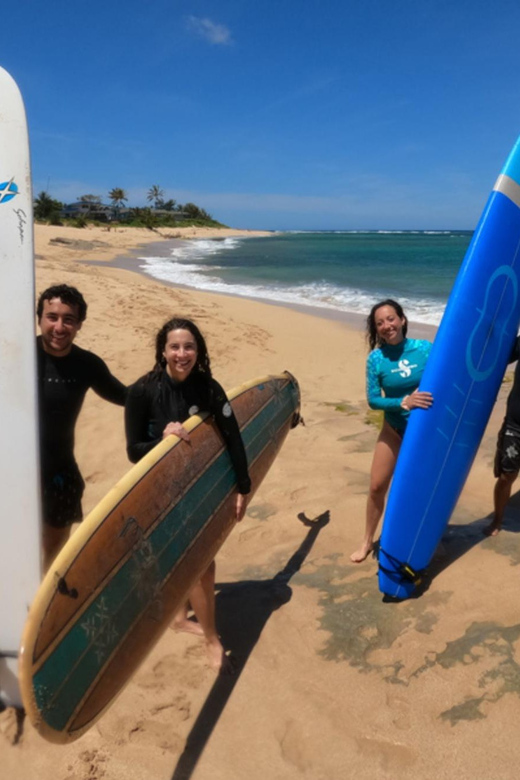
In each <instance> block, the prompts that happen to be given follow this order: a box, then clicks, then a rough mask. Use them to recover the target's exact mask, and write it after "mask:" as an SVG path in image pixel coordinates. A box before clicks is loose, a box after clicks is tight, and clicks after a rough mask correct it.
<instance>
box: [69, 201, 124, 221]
mask: <svg viewBox="0 0 520 780" xmlns="http://www.w3.org/2000/svg"><path fill="white" fill-rule="evenodd" d="M116 213H117V209H115V208H114V207H113V206H106V205H105V204H104V203H96V202H94V201H90V200H78V201H76V203H69V204H67V205H66V206H64V207H63V209H62V211H61V215H62V217H66V218H67V219H77V218H78V217H85V219H97V220H98V221H99V222H111V221H112V220H113V219H115V218H116Z"/></svg>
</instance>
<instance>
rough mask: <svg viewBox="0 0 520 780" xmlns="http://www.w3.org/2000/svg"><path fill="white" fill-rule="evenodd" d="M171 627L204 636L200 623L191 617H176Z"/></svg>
mask: <svg viewBox="0 0 520 780" xmlns="http://www.w3.org/2000/svg"><path fill="white" fill-rule="evenodd" d="M170 628H173V630H174V631H182V632H184V633H186V634H196V635H197V636H204V631H203V630H202V626H201V625H200V623H197V621H195V620H190V619H189V618H174V620H172V622H171V623H170Z"/></svg>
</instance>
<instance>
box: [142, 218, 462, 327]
mask: <svg viewBox="0 0 520 780" xmlns="http://www.w3.org/2000/svg"><path fill="white" fill-rule="evenodd" d="M471 237H472V231H452V230H446V231H433V230H432V231H428V230H424V231H370V232H362V231H340V230H338V231H327V232H290V231H288V232H284V233H276V234H274V235H273V236H270V237H266V238H225V239H216V240H207V239H200V240H191V241H178V242H175V245H174V246H171V247H169V248H168V250H167V251H165V249H166V248H164V249H161V250H160V251H159V250H158V252H157V254H156V253H155V250H156V249H158V247H157V245H154V247H153V251H150V255H149V256H143V255H141V257H140V267H141V269H142V270H143V271H144V272H145V273H147V274H150V275H151V276H153V277H154V278H156V279H160V280H162V281H166V282H170V283H172V284H176V285H186V286H189V287H195V288H197V289H200V290H208V291H212V292H218V293H228V294H231V295H240V296H244V297H247V298H258V299H262V300H268V301H273V302H278V303H282V304H284V303H285V304H290V305H304V306H311V307H315V308H317V309H320V310H322V312H323V310H324V309H326V310H328V311H329V313H331V314H333V313H334V312H336V313H340V312H343V313H358V314H364V315H366V314H367V312H368V310H369V309H370V307H371V306H372V305H373V303H375V302H376V301H378V300H382V299H383V298H387V297H390V298H395V299H397V300H398V301H400V302H401V304H402V305H403V307H404V308H405V311H406V313H407V315H408V318H409V319H410V320H413V321H416V322H422V323H426V324H430V325H437V324H438V323H439V322H440V319H441V317H442V313H443V311H444V307H445V305H446V301H447V299H448V296H449V293H450V290H451V287H452V285H453V282H454V280H455V276H456V274H457V271H458V269H459V267H460V264H461V262H462V260H463V258H464V255H465V253H466V250H467V248H468V246H469V243H470V241H471ZM150 250H152V248H150ZM317 313H318V312H317Z"/></svg>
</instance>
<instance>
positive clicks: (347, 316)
mask: <svg viewBox="0 0 520 780" xmlns="http://www.w3.org/2000/svg"><path fill="white" fill-rule="evenodd" d="M236 237H237V238H247V237H248V236H242V235H237V236H236ZM257 237H261V238H263V237H268V236H257ZM185 240H187V239H166V241H167V244H165V243H160V242H155V241H154V242H151V243H150V244H145V245H142V246H139V247H136V248H135V249H134V250H131V251H130V252H127V253H125V254H123V255H117V256H116V257H114V258H112V259H108V260H100V261H96V260H81V262H84V263H86V264H88V265H100V266H104V267H107V268H115V269H120V270H123V271H131V272H132V273H136V274H139V275H140V276H143V277H144V278H146V279H151V280H153V281H154V282H157V283H158V284H163V285H165V286H167V287H171V288H173V289H179V290H193V291H194V292H197V293H201V294H208V295H217V296H219V295H222V296H224V297H230V298H239V299H241V300H245V301H257V302H258V303H262V304H264V305H267V306H276V307H281V308H282V309H290V310H292V311H298V312H300V313H302V314H307V315H308V316H311V317H319V318H321V319H325V320H333V321H335V322H341V323H343V324H345V325H346V326H348V327H351V328H354V329H355V330H358V331H364V330H365V327H366V318H367V315H366V314H361V313H360V312H354V311H342V310H340V309H332V308H330V309H329V308H326V307H321V306H312V305H305V304H302V303H290V302H289V301H276V300H273V299H271V298H262V297H261V296H248V295H240V294H238V293H234V292H233V291H232V290H230V292H225V291H223V290H218V291H214V290H205V289H204V288H199V287H195V286H192V285H187V284H179V283H176V282H170V281H168V280H166V279H158V278H157V277H155V276H153V275H152V274H149V273H147V272H146V270H144V268H143V267H142V258H141V257H138V255H142V253H143V252H144V251H145V250H152V251H153V248H155V247H156V248H157V250H158V251H159V252H160V250H161V249H162V250H166V249H168V248H169V249H173V248H174V247H175V246H176V245H177V244H182V242H183V241H185ZM191 240H193V239H191ZM208 240H219V239H215V238H213V239H208ZM160 256H164V257H168V256H169V253H168V252H166V251H163V252H160ZM409 324H410V327H411V328H413V338H422V339H430V340H433V339H434V338H435V334H436V333H437V330H438V326H437V325H433V324H430V323H425V322H417V321H416V320H410V321H409Z"/></svg>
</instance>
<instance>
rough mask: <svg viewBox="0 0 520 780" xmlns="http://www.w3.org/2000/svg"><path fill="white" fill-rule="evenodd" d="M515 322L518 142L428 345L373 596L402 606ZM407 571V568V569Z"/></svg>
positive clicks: (487, 409) (519, 240)
mask: <svg viewBox="0 0 520 780" xmlns="http://www.w3.org/2000/svg"><path fill="white" fill-rule="evenodd" d="M519 322H520V138H519V139H518V141H517V143H516V145H515V146H514V148H513V150H512V151H511V154H510V155H509V157H508V159H507V161H506V163H505V165H504V167H503V169H502V171H501V173H500V175H499V177H498V179H497V181H496V183H495V186H494V187H493V190H492V192H491V195H490V196H489V199H488V202H487V204H486V207H485V209H484V212H483V214H482V217H481V219H480V222H479V224H478V226H477V228H476V230H475V233H474V235H473V239H472V241H471V244H470V246H469V248H468V251H467V253H466V257H465V258H464V261H463V263H462V266H461V268H460V271H459V274H458V276H457V279H456V281H455V284H454V286H453V290H452V292H451V295H450V298H449V301H448V304H447V306H446V310H445V312H444V316H443V318H442V322H441V324H440V327H439V331H438V333H437V336H436V338H435V343H434V345H433V348H432V351H431V353H430V357H429V358H428V363H427V365H426V369H425V371H424V374H423V376H422V379H421V385H420V388H419V389H420V390H429V391H430V392H431V393H432V394H433V398H434V403H433V406H432V407H431V409H428V410H422V409H415V410H414V411H412V414H411V415H410V422H409V424H408V427H407V429H406V435H405V437H404V440H403V445H402V447H401V451H400V453H399V459H398V461H397V468H396V470H395V475H394V479H393V483H392V488H391V491H390V495H389V498H388V506H387V509H386V513H385V520H384V524H383V531H382V534H381V547H380V555H379V588H380V590H381V591H382V592H383V593H385V594H387V595H389V596H392V597H395V598H406V597H408V596H410V595H411V593H412V592H413V590H414V588H415V583H414V581H413V577H412V578H410V577H409V576H406V575H407V572H408V573H409V572H410V569H411V570H412V571H415V572H418V571H421V570H422V569H424V568H425V567H426V566H427V565H428V564H429V562H430V560H431V558H432V556H433V553H434V552H435V548H436V547H437V544H438V543H439V541H440V538H441V536H442V533H443V531H444V528H445V527H446V524H447V523H448V520H449V519H450V516H451V513H452V511H453V509H454V507H455V504H456V502H457V499H458V497H459V495H460V492H461V490H462V488H463V486H464V483H465V481H466V477H467V475H468V473H469V470H470V468H471V464H472V463H473V459H474V457H475V454H476V452H477V449H478V446H479V443H480V440H481V438H482V435H483V433H484V430H485V427H486V424H487V422H488V419H489V415H490V414H491V410H492V408H493V404H494V403H495V400H496V396H497V393H498V390H499V387H500V383H501V381H502V377H503V375H504V371H505V369H506V366H507V362H508V360H509V357H510V354H511V350H512V347H513V343H514V340H515V337H516V333H517V329H518V325H519ZM406 567H408V568H406Z"/></svg>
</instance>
